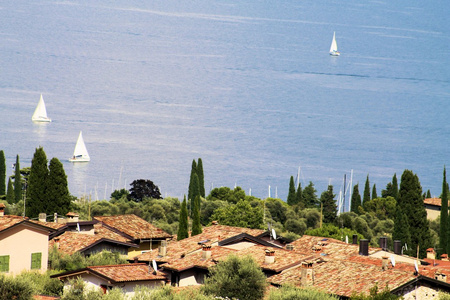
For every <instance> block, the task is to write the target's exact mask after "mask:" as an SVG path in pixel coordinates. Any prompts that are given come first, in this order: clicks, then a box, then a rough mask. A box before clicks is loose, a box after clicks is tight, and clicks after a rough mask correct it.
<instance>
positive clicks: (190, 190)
mask: <svg viewBox="0 0 450 300" xmlns="http://www.w3.org/2000/svg"><path fill="white" fill-rule="evenodd" d="M194 175H197V181H198V173H197V163H196V162H195V159H193V160H192V166H191V176H190V178H189V188H188V199H187V200H188V210H190V209H192V207H191V205H192V199H194V198H195V195H197V194H196V192H195V190H196V189H198V190H199V187H198V182H197V187H196V188H194V187H192V185H193V184H194V182H193V181H194ZM193 193H195V194H193Z"/></svg>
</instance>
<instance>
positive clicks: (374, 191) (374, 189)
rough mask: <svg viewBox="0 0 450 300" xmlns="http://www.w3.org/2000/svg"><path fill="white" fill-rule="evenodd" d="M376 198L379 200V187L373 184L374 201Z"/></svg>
mask: <svg viewBox="0 0 450 300" xmlns="http://www.w3.org/2000/svg"><path fill="white" fill-rule="evenodd" d="M376 198H378V195H377V186H376V184H375V183H374V184H373V188H372V199H376Z"/></svg>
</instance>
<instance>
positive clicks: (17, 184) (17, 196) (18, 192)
mask: <svg viewBox="0 0 450 300" xmlns="http://www.w3.org/2000/svg"><path fill="white" fill-rule="evenodd" d="M20 200H22V176H21V175H20V163H19V155H17V156H16V164H15V166H14V202H15V203H17V202H19V201H20Z"/></svg>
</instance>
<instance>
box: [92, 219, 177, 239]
mask: <svg viewBox="0 0 450 300" xmlns="http://www.w3.org/2000/svg"><path fill="white" fill-rule="evenodd" d="M94 219H95V220H98V221H100V222H102V223H104V224H105V225H107V226H109V227H112V228H114V229H117V230H119V231H121V232H123V233H125V234H127V235H129V236H130V237H132V238H133V239H135V240H138V239H167V238H171V237H172V236H171V235H170V234H168V233H167V232H165V231H164V230H162V229H160V228H157V227H156V226H153V225H152V224H150V223H149V222H147V221H145V220H144V219H142V218H139V217H138V216H136V215H133V214H131V215H117V216H98V217H94Z"/></svg>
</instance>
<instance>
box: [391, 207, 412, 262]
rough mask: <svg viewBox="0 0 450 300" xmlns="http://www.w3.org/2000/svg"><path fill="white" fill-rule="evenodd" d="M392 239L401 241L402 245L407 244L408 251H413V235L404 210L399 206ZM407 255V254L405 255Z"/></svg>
mask: <svg viewBox="0 0 450 300" xmlns="http://www.w3.org/2000/svg"><path fill="white" fill-rule="evenodd" d="M392 239H393V240H394V241H395V240H399V241H401V242H402V245H404V244H407V245H408V249H411V246H412V245H411V234H410V232H409V223H408V219H407V217H406V214H405V213H404V212H403V208H402V207H401V206H400V205H397V208H396V211H395V219H394V231H393V232H392ZM405 254H406V253H405Z"/></svg>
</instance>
